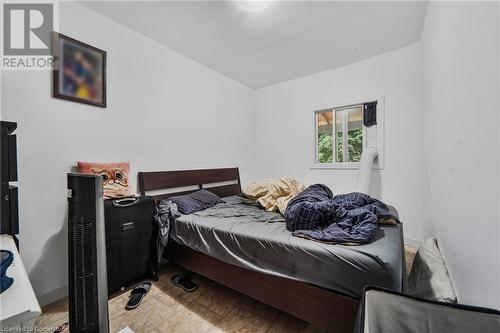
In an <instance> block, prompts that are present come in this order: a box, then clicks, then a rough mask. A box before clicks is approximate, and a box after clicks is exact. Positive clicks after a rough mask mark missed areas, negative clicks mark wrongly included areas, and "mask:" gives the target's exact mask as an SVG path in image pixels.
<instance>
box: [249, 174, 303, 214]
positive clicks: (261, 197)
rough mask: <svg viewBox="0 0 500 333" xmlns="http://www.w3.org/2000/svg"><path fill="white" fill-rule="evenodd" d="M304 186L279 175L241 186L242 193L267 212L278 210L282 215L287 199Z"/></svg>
mask: <svg viewBox="0 0 500 333" xmlns="http://www.w3.org/2000/svg"><path fill="white" fill-rule="evenodd" d="M304 188H305V186H304V184H302V183H300V182H299V181H297V180H295V179H293V178H291V177H279V178H271V179H264V180H259V181H256V182H254V183H251V184H249V185H247V186H246V187H245V188H243V190H242V194H243V195H244V196H245V197H246V198H248V199H250V200H253V201H256V202H258V203H259V204H260V205H261V206H262V207H264V209H265V210H267V211H268V212H275V211H279V212H280V213H281V214H282V215H283V214H285V210H286V207H287V205H288V203H289V201H290V200H291V199H292V198H294V197H295V196H296V195H297V194H299V193H300V192H301V191H303V190H304Z"/></svg>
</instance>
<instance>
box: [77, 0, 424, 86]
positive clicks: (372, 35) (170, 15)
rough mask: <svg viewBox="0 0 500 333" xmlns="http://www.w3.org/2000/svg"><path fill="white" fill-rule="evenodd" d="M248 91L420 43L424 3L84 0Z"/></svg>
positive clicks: (89, 5)
mask: <svg viewBox="0 0 500 333" xmlns="http://www.w3.org/2000/svg"><path fill="white" fill-rule="evenodd" d="M81 3H83V4H84V5H85V6H87V7H90V8H91V9H94V10H95V11H97V12H99V13H102V14H103V15H105V16H108V17H109V18H111V19H113V20H115V21H118V22H120V23H122V24H124V25H126V26H129V27H130V28H132V29H134V30H136V31H138V32H140V33H142V34H144V35H146V36H148V37H150V38H152V39H154V40H156V41H157V42H159V43H161V44H163V45H165V46H167V47H169V48H171V49H173V50H175V51H177V52H179V53H181V54H183V55H185V56H187V57H189V58H191V59H193V60H195V61H197V62H199V63H201V64H204V65H205V66H208V67H210V68H212V69H214V70H216V71H217V72H220V73H222V74H224V75H226V76H228V77H230V78H232V79H234V80H236V81H239V82H241V83H242V84H244V85H246V86H248V87H250V88H261V87H264V86H267V85H271V84H274V83H278V82H283V81H287V80H290V79H294V78H298V77H302V76H306V75H310V74H314V73H317V72H321V71H324V70H328V69H333V68H336V67H340V66H344V65H347V64H351V63H354V62H356V61H360V60H363V59H367V58H370V57H373V56H375V55H378V54H382V53H385V52H388V51H391V50H395V49H397V48H400V47H403V46H406V45H409V44H411V43H412V42H415V41H418V40H420V34H421V31H422V26H423V22H424V18H425V13H426V9H427V2H426V1H388V2H379V1H367V2H358V1H350V2H349V1H345V2H333V1H272V2H270V4H269V5H268V7H267V8H265V9H263V10H262V11H260V12H246V11H244V10H243V9H242V8H241V7H240V6H239V4H238V1H217V2H213V1H196V2H187V1H176V2H171V1H83V2H81Z"/></svg>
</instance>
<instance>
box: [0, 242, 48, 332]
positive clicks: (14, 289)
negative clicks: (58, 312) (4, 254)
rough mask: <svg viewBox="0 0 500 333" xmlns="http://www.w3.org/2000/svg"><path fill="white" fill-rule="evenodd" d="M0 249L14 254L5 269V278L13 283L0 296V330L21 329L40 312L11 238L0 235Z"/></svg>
mask: <svg viewBox="0 0 500 333" xmlns="http://www.w3.org/2000/svg"><path fill="white" fill-rule="evenodd" d="M0 249H2V250H8V251H10V252H12V253H13V254H14V261H13V262H12V264H11V265H10V267H9V268H7V276H9V277H11V278H13V279H14V283H13V284H12V285H11V286H10V288H9V289H7V290H5V291H4V292H3V293H1V294H0V328H1V329H5V328H12V327H21V325H22V323H23V322H27V321H29V320H31V319H33V318H35V317H37V316H39V315H40V314H41V313H42V310H41V309H40V305H39V304H38V300H37V299H36V296H35V292H34V291H33V287H32V286H31V283H30V280H29V279H28V275H27V274H26V270H25V269H24V265H23V262H22V260H21V256H20V255H19V252H18V251H17V248H16V245H15V243H14V239H13V238H12V236H10V235H0Z"/></svg>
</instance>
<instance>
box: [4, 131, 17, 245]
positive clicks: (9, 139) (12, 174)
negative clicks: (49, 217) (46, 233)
mask: <svg viewBox="0 0 500 333" xmlns="http://www.w3.org/2000/svg"><path fill="white" fill-rule="evenodd" d="M0 125H1V128H0V145H1V147H0V163H1V165H0V181H1V188H0V190H1V197H0V198H1V207H0V210H1V217H0V218H1V220H0V222H1V223H0V233H2V234H10V235H15V234H17V233H19V213H18V200H17V187H15V186H12V185H11V184H10V182H14V181H17V147H16V143H17V140H16V135H15V134H13V133H14V131H15V130H16V128H17V124H16V123H13V122H8V121H1V122H0Z"/></svg>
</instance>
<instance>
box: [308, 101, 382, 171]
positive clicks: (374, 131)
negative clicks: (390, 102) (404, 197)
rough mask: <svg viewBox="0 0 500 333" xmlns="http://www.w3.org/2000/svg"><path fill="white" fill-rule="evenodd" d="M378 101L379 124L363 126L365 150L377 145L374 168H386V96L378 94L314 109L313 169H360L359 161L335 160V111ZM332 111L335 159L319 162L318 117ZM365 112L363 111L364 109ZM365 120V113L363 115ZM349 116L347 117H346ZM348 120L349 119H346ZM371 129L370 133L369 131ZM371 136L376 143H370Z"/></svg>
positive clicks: (335, 152) (334, 157) (334, 153)
mask: <svg viewBox="0 0 500 333" xmlns="http://www.w3.org/2000/svg"><path fill="white" fill-rule="evenodd" d="M375 101H376V102H377V125H374V126H371V127H366V126H365V125H364V124H363V125H362V128H363V151H364V150H365V149H366V147H368V146H369V145H370V146H375V147H376V148H377V151H378V154H379V155H378V157H377V159H376V161H375V165H374V169H377V170H382V169H383V168H384V165H383V163H384V96H378V97H376V98H364V99H359V100H357V101H356V102H352V101H351V102H350V103H335V104H333V103H332V104H333V105H339V106H337V107H321V108H316V110H315V111H314V150H313V151H314V157H313V161H314V163H313V165H312V167H311V169H317V170H321V169H347V170H357V169H359V162H335V160H336V154H337V149H336V146H337V143H336V140H337V138H336V133H335V121H336V119H335V117H336V114H335V112H336V111H337V110H345V109H350V108H353V107H356V106H362V105H363V104H365V103H369V102H375ZM327 111H331V112H332V113H333V114H332V135H333V146H332V149H333V160H334V162H331V163H319V161H318V117H319V114H320V113H321V112H327ZM362 112H363V111H362ZM361 117H362V121H363V114H362V115H361ZM346 118H347V117H346ZM346 121H347V119H346ZM369 131H370V133H368V132H369ZM369 136H370V139H371V141H375V144H373V142H371V143H370V144H369V143H368V137H369Z"/></svg>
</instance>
